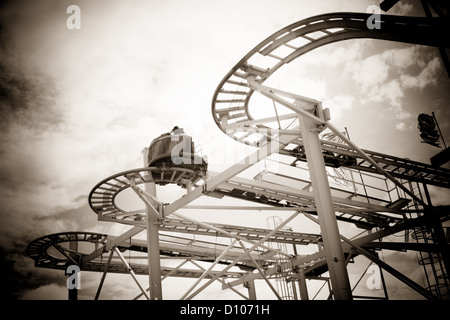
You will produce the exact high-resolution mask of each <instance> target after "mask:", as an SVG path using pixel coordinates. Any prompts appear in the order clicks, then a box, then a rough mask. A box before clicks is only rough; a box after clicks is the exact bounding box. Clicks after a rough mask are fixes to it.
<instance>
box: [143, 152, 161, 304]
mask: <svg viewBox="0 0 450 320" xmlns="http://www.w3.org/2000/svg"><path fill="white" fill-rule="evenodd" d="M142 156H143V160H144V167H146V166H147V161H148V148H144V150H142ZM144 185H145V186H144V188H145V191H146V192H148V193H150V194H151V195H153V196H155V197H156V185H155V183H154V182H150V183H145V184H144ZM151 210H152V209H151V208H150V207H149V206H148V205H147V204H146V205H145V212H146V215H147V255H148V277H149V289H150V300H162V286H161V259H160V255H159V227H158V224H159V222H158V219H157V217H155V215H154V214H152V211H151Z"/></svg>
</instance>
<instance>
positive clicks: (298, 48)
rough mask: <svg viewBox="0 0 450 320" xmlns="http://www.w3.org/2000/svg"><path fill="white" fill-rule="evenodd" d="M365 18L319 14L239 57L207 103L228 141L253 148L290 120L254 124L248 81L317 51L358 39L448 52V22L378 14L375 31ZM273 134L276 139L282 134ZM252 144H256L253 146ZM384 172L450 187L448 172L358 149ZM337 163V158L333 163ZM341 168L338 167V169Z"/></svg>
mask: <svg viewBox="0 0 450 320" xmlns="http://www.w3.org/2000/svg"><path fill="white" fill-rule="evenodd" d="M370 17H371V15H370V14H365V13H331V14H324V15H318V16H315V17H311V18H308V19H304V20H301V21H298V22H296V23H294V24H291V25H289V26H287V27H285V28H283V29H281V30H280V31H278V32H276V33H274V34H273V35H271V36H270V37H268V38H267V39H266V40H264V41H262V42H261V43H260V44H259V45H257V46H256V47H255V48H254V49H253V50H251V51H250V52H249V53H248V54H247V55H246V56H245V57H244V58H242V59H241V60H240V61H239V62H238V63H237V64H236V65H235V66H234V67H233V68H232V69H231V70H230V72H228V74H227V75H226V76H225V77H224V78H223V79H222V81H221V82H220V84H219V86H218V87H217V89H216V91H215V93H214V96H213V101H212V114H213V118H214V121H215V123H216V124H217V126H218V127H219V128H220V129H221V130H222V131H223V132H224V133H226V134H228V135H230V136H231V137H232V138H233V139H235V140H237V141H239V142H242V143H247V144H248V143H253V144H255V143H254V142H249V141H248V140H247V139H248V137H249V136H251V135H252V134H253V133H258V132H262V134H259V136H262V139H264V140H265V141H267V139H269V138H268V137H267V136H271V135H273V131H271V129H270V128H268V127H267V126H266V124H267V123H269V122H272V123H276V122H277V121H278V124H280V122H279V121H280V120H281V121H283V120H292V121H293V120H295V119H296V118H297V116H298V115H297V114H296V113H291V114H286V115H278V114H276V115H275V116H273V117H269V118H264V119H254V118H253V117H252V116H251V114H250V111H249V102H250V98H251V96H252V94H253V92H254V91H253V90H252V89H251V88H250V85H249V82H250V78H251V77H254V78H255V81H256V82H257V83H259V84H262V83H263V82H264V81H266V80H267V79H268V78H269V77H270V76H271V75H272V74H273V73H275V72H276V71H277V70H278V69H280V68H281V67H282V66H284V65H286V64H288V63H290V62H291V61H293V60H295V59H297V58H298V57H300V56H301V55H303V54H305V53H307V52H310V51H312V50H314V49H316V48H318V47H320V46H323V45H326V44H329V43H333V42H337V41H343V40H348V39H357V38H372V39H381V40H391V41H397V42H406V43H411V44H421V45H427V46H436V47H437V46H440V47H450V38H449V37H445V36H443V35H445V34H449V33H450V26H449V25H450V24H449V20H448V19H446V18H432V19H430V18H420V17H402V16H391V15H380V28H379V29H369V28H368V27H367V19H369V18H370ZM244 128H245V131H246V133H244V134H240V135H236V131H239V130H242V129H244ZM280 129H281V130H278V131H277V130H275V131H274V132H275V134H276V133H278V132H281V131H282V130H283V129H285V130H288V129H289V126H288V127H286V128H280ZM321 142H322V149H323V150H325V151H326V152H332V153H334V154H335V155H336V156H337V157H338V158H342V157H354V159H355V160H356V161H354V162H353V163H352V164H342V165H343V166H345V167H349V168H353V169H357V170H361V171H366V172H376V169H375V168H374V167H373V166H372V165H371V164H370V163H368V162H367V161H365V159H363V158H360V157H359V156H358V152H357V151H356V150H355V149H353V148H351V147H349V146H348V145H344V144H333V143H332V142H330V141H324V140H322V141H321ZM292 143H294V144H296V145H297V146H302V145H303V140H302V139H301V137H299V138H298V139H295V140H293V141H292ZM255 145H256V144H255ZM363 151H364V152H365V153H366V154H367V155H368V156H370V157H371V158H372V160H374V161H375V162H377V163H378V164H379V165H380V166H381V167H383V168H384V170H385V171H386V172H389V173H390V174H391V175H393V176H395V177H397V178H400V179H406V180H413V181H417V182H422V183H426V184H431V185H435V186H439V187H444V188H450V170H448V169H445V168H439V167H434V166H431V165H428V164H424V163H419V162H416V161H411V160H406V159H402V158H397V157H393V156H390V155H385V154H381V153H376V152H372V151H368V150H363ZM280 153H282V154H287V155H291V156H292V155H293V156H295V155H294V154H292V150H290V149H286V148H283V149H281V150H280ZM337 160H338V159H337ZM340 165H341V164H340Z"/></svg>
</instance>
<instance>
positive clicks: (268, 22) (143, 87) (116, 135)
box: [0, 0, 450, 299]
mask: <svg viewBox="0 0 450 320" xmlns="http://www.w3.org/2000/svg"><path fill="white" fill-rule="evenodd" d="M73 4H76V5H78V6H79V8H80V9H81V11H80V13H81V22H80V29H75V30H70V29H69V28H68V27H67V20H68V19H69V17H70V14H68V13H67V12H66V10H67V8H68V7H69V6H70V5H73ZM373 4H378V1H374V0H367V1H351V0H340V1H334V0H318V1H313V2H311V1H298V0H290V1H288V0H279V1H270V0H245V1H242V0H240V1H237V0H231V1H216V0H212V1H207V0H185V1H181V0H170V1H159V0H155V1H152V0H136V1H125V0H108V1H103V0H97V1H92V0H60V1H51V0H41V1H31V0H30V1H25V0H18V1H2V2H1V4H0V56H1V59H0V95H1V100H0V129H1V135H0V247H1V250H2V253H3V254H2V259H4V262H2V263H4V265H5V266H8V268H10V272H11V278H13V279H16V280H15V282H14V283H12V284H10V288H11V295H14V296H15V297H16V298H19V299H66V296H65V294H66V292H67V289H66V288H65V277H64V275H63V274H62V272H58V271H53V270H45V269H36V268H34V267H33V261H32V260H31V259H30V258H28V257H26V256H25V255H24V250H25V248H26V246H27V245H28V243H29V242H30V241H32V240H34V239H36V238H38V237H40V236H43V235H45V234H49V233H57V232H62V231H94V232H105V233H108V234H113V235H118V234H120V232H123V230H125V229H124V228H123V226H118V225H111V224H108V223H104V222H103V223H101V222H98V221H97V217H96V215H95V214H94V213H93V212H92V211H91V210H90V208H89V206H88V204H87V196H88V194H89V192H90V190H91V189H92V188H93V187H94V186H95V185H96V184H97V183H98V182H99V181H101V180H102V179H104V178H105V177H108V176H110V175H112V174H114V173H117V172H121V171H124V170H128V169H132V168H138V167H141V166H142V156H141V151H142V149H143V148H144V147H147V146H148V145H149V143H150V141H151V140H152V139H153V138H155V137H157V136H159V135H160V134H161V133H164V132H167V131H170V130H171V129H172V128H173V126H175V125H177V126H180V127H183V128H184V129H185V131H186V132H187V133H188V134H190V135H192V137H193V139H194V141H195V142H196V143H197V144H199V145H201V147H202V153H203V154H206V155H207V156H208V159H209V163H210V168H212V169H213V170H214V171H220V170H223V169H225V168H226V166H228V165H231V164H232V163H229V161H228V160H227V158H226V154H227V153H233V152H235V153H239V152H243V151H244V150H246V149H245V148H246V147H245V146H240V145H237V142H235V141H233V140H232V139H230V138H228V137H227V136H225V135H224V134H223V133H222V132H221V131H220V130H219V129H218V128H217V127H216V125H215V124H214V121H213V119H212V116H211V99H212V96H213V93H214V90H215V89H216V87H217V85H218V84H219V82H220V81H221V79H222V78H223V77H224V76H225V75H226V73H227V72H228V71H229V70H230V69H231V68H232V67H233V66H234V65H235V64H236V63H237V62H238V61H239V60H240V59H241V58H242V57H243V56H244V55H245V54H247V53H248V52H249V51H250V50H251V49H253V47H255V46H256V45H257V44H259V43H260V42H261V41H262V40H264V39H265V38H267V37H268V36H269V35H271V34H272V33H274V32H276V31H278V30H279V29H281V28H283V27H285V26H287V25H289V24H291V23H294V22H296V21H298V20H301V19H304V18H308V17H311V16H314V15H318V14H323V13H330V12H338V11H342V12H366V10H367V8H368V7H369V6H370V5H373ZM389 13H390V14H399V15H412V16H424V13H423V11H422V10H421V7H420V1H416V0H408V1H400V3H399V4H397V5H396V6H395V7H394V8H393V9H392V11H390V12H389ZM285 69H286V70H280V72H279V74H277V75H274V78H273V79H271V83H270V84H271V85H273V86H278V87H279V88H281V89H283V90H286V91H291V92H295V93H298V94H301V95H304V96H308V97H311V98H314V99H317V100H320V101H323V104H324V106H325V107H328V108H329V109H330V111H331V123H332V124H333V125H334V126H336V127H337V128H339V129H341V130H344V128H347V129H348V132H349V135H350V137H351V139H352V141H353V142H355V143H356V144H357V145H358V146H359V147H361V148H364V149H369V150H373V151H378V152H382V153H386V154H391V155H394V156H398V157H404V158H410V159H413V160H417V161H421V162H425V163H429V158H430V157H431V156H433V155H434V154H436V153H437V152H439V151H440V150H441V149H438V148H436V147H433V146H430V145H426V144H423V143H421V142H420V138H419V132H418V129H417V116H418V115H419V114H420V113H428V114H431V112H434V113H435V114H436V117H437V119H438V122H439V125H440V128H441V130H442V132H443V135H444V139H446V142H447V143H448V144H449V143H450V111H449V108H448V101H449V98H450V91H449V90H448V88H449V85H450V83H449V77H448V75H447V73H446V71H445V69H444V67H443V64H442V61H441V59H440V56H439V54H438V51H437V49H436V48H430V47H425V46H418V45H410V44H402V43H394V42H388V41H381V40H365V39H360V40H347V41H343V42H340V43H335V44H332V45H328V46H325V47H321V48H319V49H317V50H315V51H313V52H310V53H307V54H305V55H304V56H302V57H300V58H299V59H297V60H296V61H294V62H292V63H291V64H290V65H289V66H287V67H285ZM430 192H431V195H432V197H433V201H434V203H435V204H449V200H448V199H449V195H450V194H449V192H448V191H447V190H441V189H438V188H431V189H430ZM410 259H413V258H411V257H410V256H405V255H403V254H401V253H398V254H397V255H392V261H397V262H398V263H399V264H406V262H407V261H409V260H410ZM405 268H407V267H405ZM416 269H417V268H416ZM416 269H413V270H411V271H410V272H411V274H414V276H413V277H419V278H420V277H421V275H420V274H416V273H418V271H417V270H416ZM86 277H87V278H86V279H91V278H92V279H95V280H96V281H98V280H99V278H98V275H86ZM92 279H91V280H92ZM92 281H93V284H92V285H87V286H89V289H90V290H91V291H89V292H90V293H91V292H95V290H96V286H97V285H98V282H95V281H94V280H92ZM117 281H118V283H121V284H122V285H123V287H122V290H119V289H114V288H113V287H110V288H109V291H107V293H106V292H105V298H111V299H114V298H119V299H123V298H125V299H126V298H127V297H129V295H128V296H127V294H126V293H127V292H132V291H133V290H134V291H135V289H136V288H135V287H134V285H133V284H132V283H130V282H131V281H129V278H128V276H126V275H125V276H124V277H121V276H118V280H117ZM94 282H95V283H94ZM168 283H169V284H167V285H163V286H164V287H165V288H170V287H171V285H170V283H172V285H174V284H175V283H176V279H169V280H168ZM86 290H87V289H86ZM165 290H167V293H166V296H167V297H169V298H174V299H176V298H177V297H178V296H177V295H176V292H172V291H170V289H165ZM395 290H396V289H393V292H394V291H395ZM402 290H404V289H403V288H400V289H398V290H397V297H399V298H408V297H410V294H411V293H410V292H408V291H406V292H403V291H402ZM134 291H133V292H134ZM227 294H228V293H227ZM227 294H223V295H222V296H220V297H222V298H223V297H228V296H227ZM62 295H64V296H62ZM88 296H89V295H88V294H86V296H85V298H88ZM268 297H269V298H271V297H270V295H268ZM412 297H415V296H414V293H413V294H412Z"/></svg>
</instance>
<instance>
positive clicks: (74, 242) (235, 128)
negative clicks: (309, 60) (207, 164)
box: [28, 13, 450, 299]
mask: <svg viewBox="0 0 450 320" xmlns="http://www.w3.org/2000/svg"><path fill="white" fill-rule="evenodd" d="M371 17H372V15H370V14H365V13H331V14H324V15H319V16H315V17H311V18H308V19H305V20H301V21H299V22H296V23H294V24H292V25H289V26H287V27H286V28H283V29H281V30H280V31H278V32H276V33H274V34H273V35H271V36H270V37H268V38H267V39H266V40H264V41H263V42H261V43H260V44H259V45H257V46H256V47H255V48H254V49H253V50H251V51H250V52H249V53H248V54H247V55H246V56H245V57H244V58H242V59H241V60H240V61H239V62H238V63H237V64H236V65H235V66H234V67H233V68H232V69H231V70H230V72H229V73H228V74H227V75H226V76H225V77H224V78H223V80H222V81H221V82H220V84H219V86H218V87H217V89H216V91H215V92H214V95H213V99H212V115H213V118H214V121H215V123H216V124H217V126H218V127H219V129H220V130H221V131H223V132H224V133H226V134H227V135H229V136H231V137H232V138H233V139H235V140H237V141H238V142H242V143H246V144H251V145H253V146H256V147H257V150H256V151H255V153H254V154H251V155H249V156H248V157H246V158H245V159H244V161H241V162H239V163H236V164H235V165H233V166H231V167H230V168H228V169H226V170H224V171H222V172H218V173H216V172H211V171H208V172H201V173H198V172H195V171H193V170H191V169H187V168H183V167H180V166H177V165H173V166H164V165H163V166H153V167H143V168H136V169H132V170H128V171H125V172H120V173H117V174H114V175H112V176H110V177H108V178H106V179H104V180H103V181H101V182H99V183H98V184H97V185H96V186H95V187H94V188H93V189H92V191H91V193H90V195H89V204H90V206H91V208H92V210H93V211H94V212H95V213H96V214H97V216H98V220H99V221H109V222H116V223H121V224H125V225H130V229H129V230H128V231H127V232H125V233H123V234H121V235H119V236H111V235H107V234H98V233H90V232H64V233H58V234H52V235H47V236H43V237H41V238H39V239H36V240H35V241H33V242H32V243H30V245H29V246H28V254H29V256H30V257H31V258H33V259H34V260H35V264H36V266H37V267H43V268H52V269H60V270H65V268H66V267H67V265H70V264H76V265H78V266H79V267H80V269H81V270H83V271H95V272H103V278H102V281H101V283H100V286H99V289H98V292H97V295H96V298H98V296H99V293H100V290H101V288H102V285H103V280H104V276H105V275H106V273H108V272H114V273H130V274H131V275H133V277H134V275H135V274H142V275H149V289H148V291H149V293H150V294H149V295H147V291H146V290H144V289H143V288H142V286H141V285H139V288H140V289H141V294H140V295H139V296H138V297H140V296H145V297H147V298H148V299H161V298H162V294H161V281H162V280H163V279H165V278H166V277H168V276H172V277H190V278H194V279H197V282H196V283H195V285H194V286H193V287H191V288H190V289H189V290H188V291H187V292H186V293H185V294H184V295H183V296H182V299H192V298H194V297H195V296H196V295H197V294H198V293H200V292H201V291H202V290H203V289H204V288H206V287H207V286H208V285H209V284H210V283H212V282H214V281H219V282H221V283H222V286H223V289H231V290H233V291H235V292H236V293H237V294H239V295H240V296H241V297H243V298H246V299H255V298H256V292H255V289H254V288H255V287H254V281H255V280H263V281H265V282H266V284H267V285H268V286H269V287H270V289H271V290H272V291H273V292H274V294H275V295H276V296H277V298H279V299H285V298H299V297H298V296H297V289H296V287H295V286H294V285H293V284H295V283H298V287H299V292H300V297H301V298H302V299H307V298H308V291H307V286H306V282H305V280H306V279H317V278H319V279H324V280H329V282H330V284H331V287H332V289H331V293H330V296H333V298H334V299H348V298H352V295H351V292H350V293H349V288H348V283H345V275H346V270H345V268H346V264H347V263H348V262H349V260H350V259H352V258H353V257H355V256H357V255H364V256H365V257H367V258H368V259H370V260H371V261H372V262H374V263H376V264H377V265H378V266H379V267H380V268H382V269H383V270H384V271H387V272H389V273H390V274H392V275H393V276H394V277H396V278H397V279H399V280H400V281H402V282H403V283H405V284H406V285H408V286H409V287H410V288H412V289H413V290H415V291H416V292H418V293H419V294H421V295H422V296H424V297H425V298H427V299H448V298H449V287H450V283H449V278H448V272H446V270H448V269H449V267H450V259H449V258H450V257H449V248H448V244H447V241H446V239H445V235H444V231H443V229H442V222H443V221H446V220H447V219H448V218H449V216H450V210H449V209H450V208H449V207H442V206H441V207H434V206H433V205H432V204H431V201H430V199H429V195H428V191H427V185H433V186H438V187H441V188H450V170H448V169H444V168H441V167H434V166H431V165H428V164H425V163H420V162H416V161H413V160H406V159H402V158H398V157H394V156H390V155H386V154H382V153H378V152H373V151H369V150H363V149H360V148H359V147H358V146H356V145H355V144H354V143H353V142H352V141H350V140H349V139H348V138H347V137H346V136H345V135H343V134H342V133H340V132H339V131H338V130H337V129H336V128H334V127H333V125H331V123H330V121H329V117H328V112H327V110H323V109H322V107H321V103H320V101H316V100H313V99H309V98H307V97H303V96H300V95H297V94H293V93H289V92H286V91H282V90H279V89H276V88H271V87H268V86H265V85H264V84H263V83H264V82H265V81H266V80H267V79H268V78H269V77H270V76H271V75H273V74H274V73H275V72H276V71H277V70H278V69H280V68H281V67H283V66H286V65H287V64H289V63H290V62H291V61H293V60H295V59H297V58H298V57H300V56H301V55H303V54H305V53H307V52H310V51H312V50H314V49H316V48H318V47H320V46H323V45H326V44H329V43H333V42H337V41H343V40H347V39H355V38H372V39H383V40H391V41H399V42H407V43H413V44H422V45H428V46H435V47H439V48H442V47H444V48H449V47H450V39H449V38H448V37H441V36H440V35H441V34H446V33H447V32H448V31H450V28H449V20H448V18H447V16H443V17H437V18H429V17H428V18H418V17H400V16H391V15H380V16H379V19H380V20H379V23H380V24H381V27H380V28H379V29H368V28H367V20H368V19H369V18H371ZM443 30H445V31H447V32H443ZM255 92H258V93H260V94H262V95H263V96H265V97H267V98H268V99H269V100H272V101H273V102H274V103H277V104H279V105H282V106H283V107H284V108H285V109H286V110H289V112H288V113H285V114H281V115H280V114H278V113H277V111H276V108H275V109H274V114H273V115H272V116H269V117H265V118H260V119H258V118H255V117H253V116H252V115H251V113H250V101H251V97H252V96H253V94H254V93H255ZM292 101H294V102H292ZM310 129H311V130H310ZM324 130H329V131H330V132H331V133H332V134H333V137H334V138H333V139H326V138H323V137H322V138H319V133H321V132H323V131H324ZM275 153H278V154H280V155H283V156H285V157H287V158H289V159H291V163H290V164H291V165H289V164H287V165H286V164H283V163H280V166H281V167H286V166H287V167H289V168H290V169H291V170H296V171H295V172H298V175H295V174H294V175H289V176H286V175H283V172H282V170H280V171H278V172H267V171H265V172H261V174H259V175H258V176H257V177H255V179H249V178H244V177H242V176H240V175H239V174H240V173H241V172H243V171H245V170H246V169H248V168H251V167H252V166H253V165H254V164H255V163H257V162H258V161H261V160H262V159H266V158H267V157H269V156H270V155H271V154H275ZM145 158H146V157H145V156H144V159H145ZM255 160H256V161H255ZM305 162H308V168H306V167H305V166H304V163H305ZM302 164H303V165H302ZM314 164H315V165H316V168H313V166H314ZM326 167H328V168H334V169H336V168H339V169H340V170H342V172H346V173H351V174H352V175H354V176H358V177H360V180H358V181H356V180H355V179H352V180H351V181H350V179H347V178H346V177H343V176H340V177H336V178H337V179H341V181H343V182H347V183H350V182H351V183H353V184H355V183H356V184H360V185H361V186H364V189H365V190H367V188H369V189H370V188H372V189H373V190H375V189H376V194H377V196H375V195H371V194H369V192H367V191H366V192H361V193H358V192H356V189H355V190H353V191H349V189H348V188H344V187H342V188H340V187H339V186H338V187H330V185H329V183H328V182H326V181H325V180H327V179H328V178H327V175H326V174H323V172H325V171H321V170H324V169H325V168H326ZM302 170H303V171H302ZM325 170H326V169H325ZM304 171H307V172H309V173H310V176H311V179H309V178H302V176H303V175H302V174H301V172H304ZM328 175H329V174H328ZM274 177H276V178H278V179H282V181H284V183H279V182H274V181H273V179H271V178H274ZM363 177H365V178H368V179H372V180H373V179H376V180H377V181H380V182H381V183H382V184H383V185H384V186H385V187H384V188H380V187H374V186H372V187H371V186H370V185H369V184H367V183H365V182H364V179H363ZM292 183H295V185H296V186H297V187H292V186H290V185H292ZM166 184H172V185H178V186H179V187H180V188H183V189H184V190H185V191H186V192H185V194H184V195H183V196H182V197H180V198H178V199H177V200H175V201H173V202H172V203H163V202H161V201H160V200H159V199H158V197H157V194H156V192H155V188H156V186H157V185H166ZM325 189H326V191H327V192H322V191H324V190H325ZM125 190H131V191H132V192H134V193H135V194H136V195H137V196H138V197H139V198H140V199H141V200H142V203H143V205H144V206H145V210H127V209H124V208H121V207H120V206H119V205H118V203H117V201H116V200H117V196H118V195H119V194H121V193H122V192H123V191H125ZM319 190H320V192H319ZM380 193H382V194H383V196H379V194H380ZM324 194H325V195H324ZM328 194H329V196H327V195H328ZM201 197H214V198H217V199H229V198H233V199H239V200H243V201H246V202H249V203H252V204H254V205H253V206H246V207H239V208H238V207H233V206H226V205H224V206H199V205H192V204H191V202H193V201H194V200H196V199H199V198H201ZM327 205H329V206H328V207H327ZM180 209H190V210H216V209H221V210H242V211H244V210H260V211H261V210H268V209H270V210H280V211H286V212H291V213H292V214H291V215H290V217H289V218H288V219H286V220H285V221H283V222H280V223H277V224H276V225H272V226H270V228H269V227H268V228H265V229H264V228H256V227H248V226H238V225H227V224H221V223H207V222H203V221H198V220H195V219H193V218H191V217H189V216H188V215H182V214H180V213H178V211H179V210H180ZM299 215H303V216H305V217H307V218H309V219H310V220H312V221H314V222H317V223H318V224H319V225H320V227H321V230H322V231H321V233H319V234H313V233H300V232H294V231H292V230H288V229H286V226H287V225H288V224H289V222H291V221H293V220H294V219H295V218H296V217H298V216H299ZM316 217H318V218H316ZM337 221H341V222H346V223H352V224H354V225H355V226H356V227H358V228H360V229H361V230H362V231H363V233H361V235H360V236H358V237H356V238H353V239H347V238H345V237H344V236H342V235H340V234H339V233H336V232H335V230H334V229H333V228H334V225H335V224H336V223H337ZM145 230H147V240H140V239H137V238H136V237H135V236H136V235H137V234H139V233H140V232H143V231H145ZM398 233H401V234H405V235H409V236H410V238H411V239H410V240H411V241H401V242H386V241H381V240H382V239H383V238H386V237H387V236H389V235H393V234H398ZM191 235H197V236H202V237H205V239H203V238H202V239H200V238H195V237H194V238H193V237H192V236H191ZM333 236H334V237H335V238H334V239H333V238H332V237H333ZM133 237H134V238H133ZM207 237H214V238H215V239H217V237H220V238H222V239H226V241H223V242H222V243H217V241H216V240H214V241H213V240H207V239H206V238H207ZM327 237H329V238H327ZM336 237H337V238H336ZM336 239H337V240H338V241H335V240H336ZM82 243H83V244H88V247H89V248H90V249H89V250H87V251H86V249H84V251H83V250H80V247H81V244H82ZM286 245H289V246H293V247H294V248H295V247H296V246H314V247H315V248H316V252H314V253H312V254H307V255H299V254H296V250H294V252H290V251H289V250H286V249H285V247H286ZM84 247H86V246H84ZM381 249H386V250H402V251H405V250H414V251H417V252H420V255H421V257H422V258H421V260H420V261H419V264H420V265H421V266H422V267H423V268H424V270H425V272H426V273H427V274H428V277H427V279H428V283H427V285H426V286H422V285H419V284H417V283H415V282H414V281H412V280H411V279H409V278H408V277H406V276H405V275H403V274H402V273H401V272H399V271H398V270H396V269H394V268H393V267H392V266H390V265H388V264H387V263H385V262H384V261H382V260H380V259H379V258H378V257H377V253H376V250H381ZM123 252H128V253H130V252H131V253H133V254H135V256H134V260H133V262H129V263H127V262H126V260H125V259H122V258H123V255H122V253H123ZM218 252H219V254H217V253H218ZM114 255H115V256H118V257H119V258H121V261H118V260H117V259H113V256H114ZM163 258H177V259H181V260H182V261H183V262H182V263H180V264H179V265H178V266H176V267H171V268H168V267H164V266H161V263H160V261H161V260H160V259H163ZM139 259H148V264H145V263H138V262H136V261H139ZM199 262H201V263H204V262H208V263H209V264H210V267H209V268H208V269H206V268H205V267H203V266H202V265H200V264H199ZM217 265H221V266H222V268H219V269H217V268H215V267H216V266H217ZM326 272H328V273H329V276H328V277H326V276H324V273H326ZM203 279H208V281H207V282H206V283H205V284H203V285H201V286H198V287H197V285H198V284H200V280H203ZM135 280H136V279H135ZM273 280H277V281H281V282H282V283H283V286H284V289H283V288H281V287H278V288H275V286H274V285H273ZM136 281H137V280H136ZM138 284H139V283H138ZM238 285H244V286H245V287H247V288H248V289H249V294H248V296H246V295H243V294H242V293H241V292H239V291H237V290H236V289H234V288H235V287H236V286H238ZM194 289H195V291H194ZM282 290H284V292H281V291H282ZM286 292H287V293H288V294H286Z"/></svg>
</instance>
